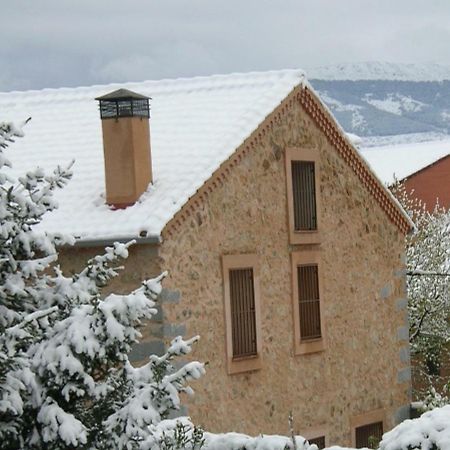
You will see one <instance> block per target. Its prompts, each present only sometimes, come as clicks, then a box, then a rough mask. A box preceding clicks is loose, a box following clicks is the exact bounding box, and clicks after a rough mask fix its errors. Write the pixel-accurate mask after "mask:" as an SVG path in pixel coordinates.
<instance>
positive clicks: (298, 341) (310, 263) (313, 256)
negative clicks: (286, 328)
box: [291, 250, 325, 355]
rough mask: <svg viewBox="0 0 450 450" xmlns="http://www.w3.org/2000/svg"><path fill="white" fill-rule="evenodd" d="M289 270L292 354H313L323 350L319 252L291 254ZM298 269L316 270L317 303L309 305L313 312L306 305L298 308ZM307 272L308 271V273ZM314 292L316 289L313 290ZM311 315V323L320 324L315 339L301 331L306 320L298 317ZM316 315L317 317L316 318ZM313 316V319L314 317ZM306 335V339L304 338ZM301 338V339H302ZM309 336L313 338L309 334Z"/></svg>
mask: <svg viewBox="0 0 450 450" xmlns="http://www.w3.org/2000/svg"><path fill="white" fill-rule="evenodd" d="M291 265H292V267H291V270H292V305H293V308H292V311H293V315H294V352H295V354H296V355H303V354H306V353H315V352H320V351H323V350H325V323H324V313H323V311H324V301H323V294H322V292H323V282H322V276H321V270H320V251H319V250H301V251H295V252H292V253H291ZM299 267H301V268H310V267H312V268H317V272H316V273H317V281H318V293H319V295H318V297H319V301H318V302H316V301H314V302H313V303H311V306H312V307H313V310H311V308H310V307H309V306H308V305H307V308H306V310H305V308H302V307H301V306H300V303H301V302H300V300H301V299H300V295H299V294H300V292H301V289H302V287H300V288H301V289H299V282H301V280H299V272H300V271H299ZM308 272H309V271H308ZM300 273H301V272H300ZM313 291H316V288H314V289H313ZM302 311H303V314H305V311H306V313H308V314H309V313H312V314H313V321H314V322H315V323H316V324H317V323H320V333H317V334H316V337H309V336H308V334H309V331H310V330H304V329H303V330H302V323H303V324H305V320H308V318H305V317H300V316H301V314H302ZM317 314H318V317H317ZM314 316H315V317H314ZM305 335H306V338H305V337H304V336H305ZM302 336H303V337H302ZM311 336H314V335H313V334H311Z"/></svg>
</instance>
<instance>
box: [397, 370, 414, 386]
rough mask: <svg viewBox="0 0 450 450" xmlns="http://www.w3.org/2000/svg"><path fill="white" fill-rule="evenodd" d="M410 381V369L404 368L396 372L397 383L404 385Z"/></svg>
mask: <svg viewBox="0 0 450 450" xmlns="http://www.w3.org/2000/svg"><path fill="white" fill-rule="evenodd" d="M407 381H408V382H410V381H411V367H405V368H404V369H401V370H399V371H398V372H397V383H406V382H407Z"/></svg>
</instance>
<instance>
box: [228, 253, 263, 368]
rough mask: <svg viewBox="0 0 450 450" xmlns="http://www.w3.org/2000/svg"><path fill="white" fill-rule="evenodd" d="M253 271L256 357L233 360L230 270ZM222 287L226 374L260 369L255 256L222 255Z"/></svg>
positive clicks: (259, 327)
mask: <svg viewBox="0 0 450 450" xmlns="http://www.w3.org/2000/svg"><path fill="white" fill-rule="evenodd" d="M250 268H251V269H253V287H254V297H255V298H254V300H255V321H256V355H252V356H247V357H242V358H233V335H232V322H231V299H230V270H232V269H250ZM222 270H223V286H224V309H225V331H226V333H225V334H226V359H227V370H228V374H229V375H232V374H236V373H242V372H249V371H253V370H258V369H261V367H262V358H261V296H260V288H259V278H260V275H259V264H258V256H257V255H256V254H240V255H223V256H222Z"/></svg>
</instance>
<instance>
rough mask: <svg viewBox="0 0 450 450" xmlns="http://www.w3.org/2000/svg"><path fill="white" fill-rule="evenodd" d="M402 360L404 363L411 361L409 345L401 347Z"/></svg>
mask: <svg viewBox="0 0 450 450" xmlns="http://www.w3.org/2000/svg"><path fill="white" fill-rule="evenodd" d="M400 361H401V362H402V363H409V362H410V361H411V353H410V348H409V345H408V346H406V347H402V348H401V349H400Z"/></svg>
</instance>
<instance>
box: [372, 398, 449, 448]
mask: <svg viewBox="0 0 450 450" xmlns="http://www.w3.org/2000/svg"><path fill="white" fill-rule="evenodd" d="M415 449H417V450H448V449H450V405H447V406H444V407H442V408H436V409H434V410H432V411H428V412H426V413H424V414H422V416H420V417H419V418H418V419H413V420H405V421H404V422H402V423H401V424H399V425H397V426H396V427H395V428H394V429H393V430H391V431H389V432H388V433H385V434H384V436H383V439H382V441H381V443H380V450H415Z"/></svg>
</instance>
